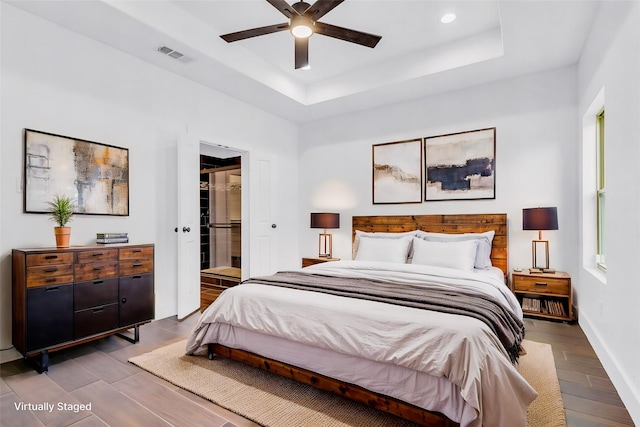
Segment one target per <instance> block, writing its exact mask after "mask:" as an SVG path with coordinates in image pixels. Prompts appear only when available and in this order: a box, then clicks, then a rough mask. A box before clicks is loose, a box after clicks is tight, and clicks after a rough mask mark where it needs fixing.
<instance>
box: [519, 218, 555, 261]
mask: <svg viewBox="0 0 640 427" xmlns="http://www.w3.org/2000/svg"><path fill="white" fill-rule="evenodd" d="M522 229H523V230H538V240H533V241H532V242H531V252H532V266H531V268H530V269H529V272H530V273H554V272H555V270H554V269H552V268H549V241H548V240H542V230H557V229H558V209H557V208H528V209H522ZM541 247H543V248H544V265H542V264H541V263H542V260H540V261H538V251H540V252H542V250H541V249H540V248H541ZM540 255H542V253H541V254H540ZM540 258H542V256H541V257H540ZM539 263H540V264H539Z"/></svg>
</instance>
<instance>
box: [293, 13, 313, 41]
mask: <svg viewBox="0 0 640 427" xmlns="http://www.w3.org/2000/svg"><path fill="white" fill-rule="evenodd" d="M313 26H314V23H313V20H312V19H311V18H309V17H308V16H302V15H300V16H294V17H293V18H291V25H290V26H289V28H290V30H291V34H293V36H294V37H297V38H299V39H306V38H307V37H311V35H312V34H313Z"/></svg>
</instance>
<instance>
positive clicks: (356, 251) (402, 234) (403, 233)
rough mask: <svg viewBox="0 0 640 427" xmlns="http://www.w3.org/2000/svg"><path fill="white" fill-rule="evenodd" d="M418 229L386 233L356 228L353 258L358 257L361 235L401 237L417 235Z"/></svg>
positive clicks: (375, 237)
mask: <svg viewBox="0 0 640 427" xmlns="http://www.w3.org/2000/svg"><path fill="white" fill-rule="evenodd" d="M416 233H417V230H413V231H404V232H401V233H385V232H369V231H360V230H356V238H355V239H354V240H353V254H352V255H353V256H352V258H353V259H356V257H357V255H358V248H359V246H360V238H361V237H370V238H374V239H401V238H403V237H405V236H415V235H416Z"/></svg>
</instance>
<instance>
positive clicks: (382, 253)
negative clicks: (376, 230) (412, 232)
mask: <svg viewBox="0 0 640 427" xmlns="http://www.w3.org/2000/svg"><path fill="white" fill-rule="evenodd" d="M413 239H414V237H413V236H404V237H401V238H399V239H380V238H375V237H362V236H361V237H360V246H359V247H358V253H357V254H356V258H355V259H356V260H357V261H384V262H395V263H402V264H406V263H407V257H408V256H409V249H410V248H411V242H412V240H413Z"/></svg>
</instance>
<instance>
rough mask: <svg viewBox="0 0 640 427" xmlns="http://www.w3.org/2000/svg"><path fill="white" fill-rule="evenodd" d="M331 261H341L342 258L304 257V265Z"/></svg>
mask: <svg viewBox="0 0 640 427" xmlns="http://www.w3.org/2000/svg"><path fill="white" fill-rule="evenodd" d="M329 261H340V258H302V266H303V267H309V266H310V265H314V264H320V263H323V262H329Z"/></svg>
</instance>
